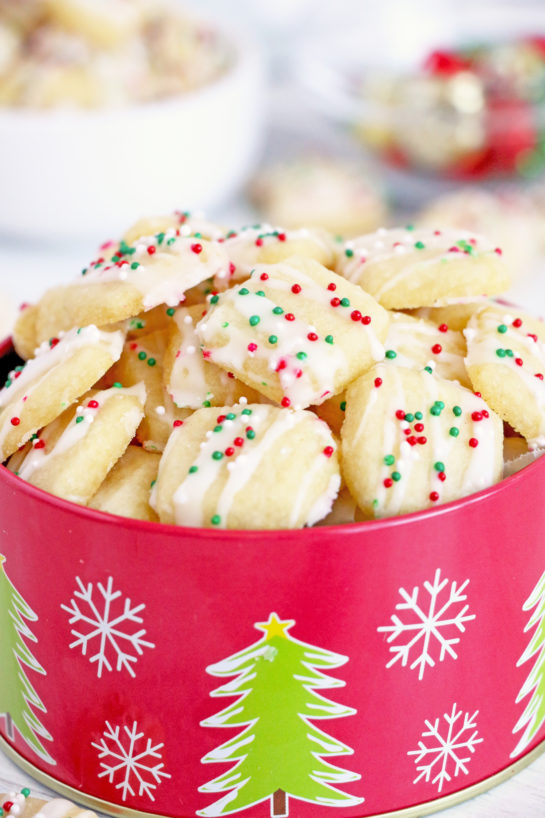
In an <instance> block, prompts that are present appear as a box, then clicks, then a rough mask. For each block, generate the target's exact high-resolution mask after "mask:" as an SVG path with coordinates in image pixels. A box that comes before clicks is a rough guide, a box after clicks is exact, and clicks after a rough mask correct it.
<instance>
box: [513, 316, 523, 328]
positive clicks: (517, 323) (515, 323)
mask: <svg viewBox="0 0 545 818" xmlns="http://www.w3.org/2000/svg"><path fill="white" fill-rule="evenodd" d="M513 326H514V327H516V328H517V329H518V328H519V327H522V318H515V320H514V321H513Z"/></svg>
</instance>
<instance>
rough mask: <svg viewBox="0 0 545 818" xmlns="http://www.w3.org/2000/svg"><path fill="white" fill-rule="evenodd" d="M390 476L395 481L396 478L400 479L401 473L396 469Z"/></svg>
mask: <svg viewBox="0 0 545 818" xmlns="http://www.w3.org/2000/svg"><path fill="white" fill-rule="evenodd" d="M391 478H392V480H395V482H396V483H397V481H398V480H401V475H400V473H399V472H398V471H393V472H392V474H391Z"/></svg>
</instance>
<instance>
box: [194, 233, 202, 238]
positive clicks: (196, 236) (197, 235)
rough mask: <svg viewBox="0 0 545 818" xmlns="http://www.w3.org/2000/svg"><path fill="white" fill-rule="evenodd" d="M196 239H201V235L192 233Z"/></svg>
mask: <svg viewBox="0 0 545 818" xmlns="http://www.w3.org/2000/svg"><path fill="white" fill-rule="evenodd" d="M193 235H194V236H195V238H196V239H202V233H193Z"/></svg>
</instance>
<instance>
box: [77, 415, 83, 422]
mask: <svg viewBox="0 0 545 818" xmlns="http://www.w3.org/2000/svg"><path fill="white" fill-rule="evenodd" d="M82 420H83V415H78V416H77V418H76V423H81V421H82Z"/></svg>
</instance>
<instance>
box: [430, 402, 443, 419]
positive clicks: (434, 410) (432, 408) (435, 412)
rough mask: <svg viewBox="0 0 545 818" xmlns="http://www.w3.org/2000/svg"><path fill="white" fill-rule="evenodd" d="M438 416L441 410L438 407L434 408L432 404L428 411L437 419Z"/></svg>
mask: <svg viewBox="0 0 545 818" xmlns="http://www.w3.org/2000/svg"><path fill="white" fill-rule="evenodd" d="M440 414H441V409H440V408H439V406H436V405H435V404H434V405H433V406H432V407H431V409H430V415H435V417H439V415H440Z"/></svg>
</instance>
